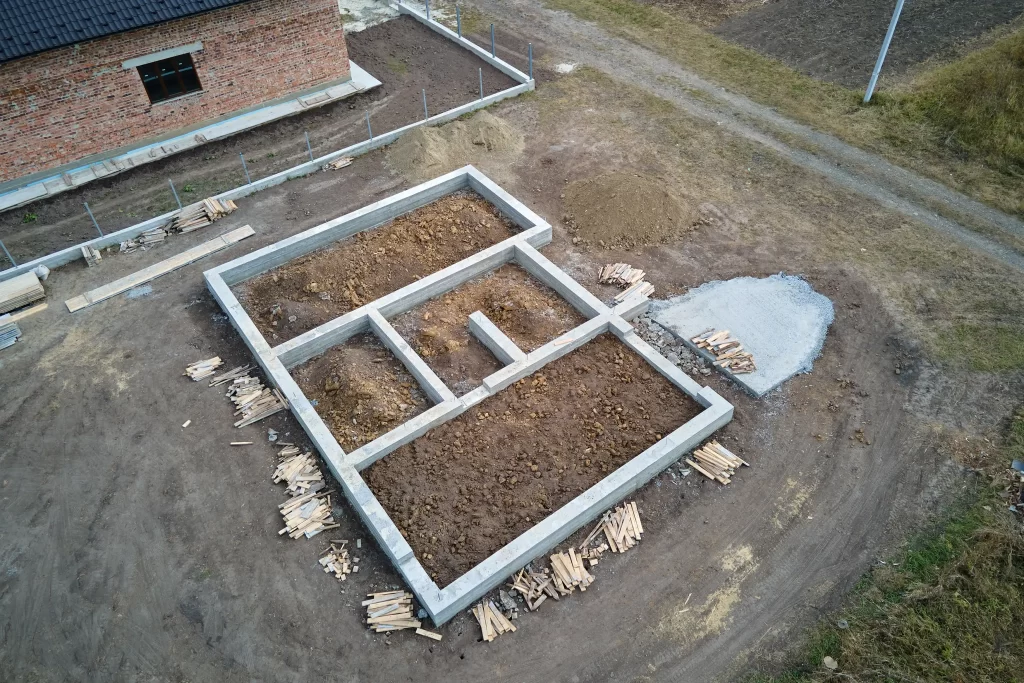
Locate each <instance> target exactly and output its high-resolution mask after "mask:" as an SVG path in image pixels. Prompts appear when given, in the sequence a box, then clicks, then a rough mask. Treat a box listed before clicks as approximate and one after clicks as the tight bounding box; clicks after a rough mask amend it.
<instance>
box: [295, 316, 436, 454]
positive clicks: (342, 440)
mask: <svg viewBox="0 0 1024 683" xmlns="http://www.w3.org/2000/svg"><path fill="white" fill-rule="evenodd" d="M292 377H294V378H295V381H296V383H297V384H298V385H299V388H300V389H302V392H303V393H304V394H305V395H306V398H308V399H310V400H311V401H316V403H314V404H313V405H314V407H315V410H316V412H317V414H318V415H319V416H320V417H321V418H322V419H323V421H324V422H325V423H326V424H327V426H328V427H329V428H330V430H331V433H332V434H334V438H336V439H337V440H338V443H339V444H341V447H342V448H343V449H345V450H346V451H353V450H355V449H357V448H359V447H360V446H363V445H365V444H367V443H369V442H371V441H373V440H374V439H376V438H377V437H378V436H381V435H382V434H386V433H387V432H389V431H391V430H392V429H394V428H395V427H397V426H398V425H400V424H402V423H403V422H405V421H406V420H408V419H410V418H412V417H415V416H416V415H419V414H420V413H422V412H423V411H424V410H426V409H427V408H429V407H430V403H429V401H428V400H427V397H426V396H425V395H424V394H423V391H422V390H421V389H420V388H419V385H418V384H417V382H416V379H415V378H414V377H413V376H412V375H411V374H409V371H408V370H406V369H405V366H404V365H402V363H401V362H400V361H399V360H398V359H397V358H395V356H394V355H393V354H392V353H391V352H390V351H389V350H388V349H386V348H385V347H384V346H383V345H382V344H381V343H380V342H379V341H378V340H377V338H376V337H374V336H373V335H372V334H364V335H360V336H357V337H353V338H352V339H350V340H349V341H347V342H345V343H344V344H341V345H339V346H334V347H332V348H330V349H329V350H328V351H327V352H326V353H324V354H323V355H322V356H318V357H316V358H314V359H312V360H310V361H308V362H306V363H304V364H303V365H300V366H299V367H297V368H295V369H294V370H292Z"/></svg>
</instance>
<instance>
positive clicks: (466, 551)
mask: <svg viewBox="0 0 1024 683" xmlns="http://www.w3.org/2000/svg"><path fill="white" fill-rule="evenodd" d="M700 410H701V409H700V406H699V405H698V404H697V403H696V402H694V401H693V400H691V399H690V398H689V397H687V396H686V395H684V394H682V393H681V392H679V391H678V390H677V389H676V388H675V387H673V386H672V385H671V384H670V383H669V381H668V380H666V379H665V378H663V377H662V376H661V375H659V374H658V373H657V372H655V371H653V370H652V369H651V368H650V366H649V365H647V363H646V361H644V360H643V358H641V357H640V356H638V355H636V354H635V353H633V352H632V351H630V350H629V349H628V348H627V347H626V346H624V345H623V344H622V343H621V342H620V341H619V340H618V339H615V338H614V337H612V336H610V335H603V336H601V337H599V338H598V339H596V340H594V341H592V342H590V343H589V344H587V345H585V346H583V347H582V348H580V349H578V350H576V351H574V352H572V353H570V354H569V355H567V356H564V357H562V358H560V359H558V360H556V361H554V362H552V363H549V364H548V365H547V366H545V367H544V368H543V369H541V370H540V371H539V372H537V373H535V374H533V375H531V376H530V377H527V378H525V379H522V380H520V381H519V382H517V383H516V384H514V385H512V386H511V387H509V388H508V389H506V390H505V391H503V392H501V393H500V394H498V395H497V396H493V397H491V398H490V399H488V400H486V401H484V402H483V403H481V404H479V405H477V406H476V407H475V408H473V409H471V410H468V411H466V412H465V413H463V414H462V415H460V416H459V417H457V418H456V419H454V420H451V421H449V422H446V423H445V424H443V425H441V426H440V427H437V428H435V429H433V430H432V431H430V432H429V433H427V434H426V435H424V436H422V437H420V438H419V439H417V440H416V441H413V442H412V443H410V444H408V445H406V446H403V447H402V448H400V449H398V450H397V451H395V452H394V453H392V454H390V455H388V456H387V457H385V458H384V459H382V460H380V461H378V462H376V463H374V464H373V465H372V466H370V468H369V469H367V470H366V471H365V472H364V473H363V475H364V477H365V478H366V481H367V483H368V484H369V485H370V488H371V489H373V492H374V494H376V496H377V499H378V500H380V502H381V505H383V506H384V509H385V510H387V511H388V514H390V515H391V518H392V519H393V520H394V521H395V523H396V524H397V525H398V527H399V529H400V530H401V531H402V534H403V535H404V536H405V537H406V539H407V540H408V541H409V544H410V545H411V546H412V548H413V551H414V552H415V553H416V556H417V558H418V559H419V560H420V562H421V563H422V564H423V566H424V567H425V568H426V569H427V571H428V572H430V575H431V577H432V578H433V579H434V580H435V581H436V582H437V584H438V585H439V586H445V585H447V584H449V583H451V582H452V581H453V580H455V579H456V578H458V577H459V576H461V575H462V574H464V573H465V572H466V571H468V570H469V569H471V568H472V567H473V566H475V565H476V564H478V563H480V562H481V561H482V560H484V559H485V558H487V557H488V556H489V555H491V554H492V553H493V552H495V551H496V550H498V549H499V548H501V547H502V546H504V545H505V544H507V543H509V542H510V541H512V540H513V539H515V537H516V536H518V535H519V534H521V533H523V532H524V531H526V530H527V529H529V528H530V527H531V526H533V525H534V524H536V523H537V522H539V521H540V520H542V519H544V518H545V517H547V516H548V515H549V514H551V513H552V512H554V511H555V510H557V509H558V508H559V507H561V506H562V505H564V504H566V503H568V502H569V501H570V500H572V499H573V498H574V497H576V496H577V495H578V494H580V493H582V492H583V491H585V490H586V489H588V488H590V487H591V486H593V485H594V484H596V483H597V482H598V481H600V480H601V479H602V478H603V477H605V476H606V475H607V474H608V473H609V472H611V471H613V470H615V469H616V468H617V467H619V466H620V465H622V464H624V463H625V462H626V461H628V460H630V459H631V458H633V457H634V456H636V455H638V454H639V453H641V452H642V451H643V450H644V449H646V448H648V447H649V446H651V445H652V444H654V443H655V442H656V441H658V440H659V439H660V438H661V437H662V436H664V435H666V434H668V433H670V432H671V431H672V430H674V429H675V428H677V427H679V426H680V425H682V424H683V423H685V422H686V421H687V420H689V419H691V418H692V417H694V416H695V415H697V414H698V413H699V412H700Z"/></svg>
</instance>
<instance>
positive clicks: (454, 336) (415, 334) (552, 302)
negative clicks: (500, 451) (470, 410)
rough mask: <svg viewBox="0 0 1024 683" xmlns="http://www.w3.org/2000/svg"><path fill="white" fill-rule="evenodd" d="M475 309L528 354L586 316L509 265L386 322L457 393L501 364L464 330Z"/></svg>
mask: <svg viewBox="0 0 1024 683" xmlns="http://www.w3.org/2000/svg"><path fill="white" fill-rule="evenodd" d="M474 311H481V312H482V313H484V315H486V316H487V317H488V318H490V320H491V322H493V323H494V324H495V325H497V326H498V328H499V329H500V330H501V331H502V332H504V333H505V334H506V335H508V337H509V338H510V339H511V340H512V341H514V342H515V343H516V345H517V346H518V347H519V348H520V349H522V350H523V351H525V352H527V353H529V352H530V351H533V350H534V349H536V348H538V347H540V346H543V345H544V344H545V343H547V342H549V341H551V340H552V339H554V338H555V337H557V336H558V335H559V334H561V333H562V332H565V331H567V330H570V329H572V328H574V327H576V326H577V325H581V324H582V323H583V322H585V321H586V318H584V317H583V316H582V315H580V313H579V312H578V311H576V309H574V308H573V307H572V306H570V305H569V304H567V303H566V302H565V300H564V299H562V298H561V297H560V296H558V294H556V293H555V291H554V290H552V289H551V288H550V287H548V286H546V285H544V284H543V283H541V282H540V281H539V280H537V279H535V278H534V277H533V276H531V275H530V274H529V273H527V272H526V271H525V270H523V269H522V268H520V267H519V266H516V265H512V264H508V265H504V266H502V267H501V268H498V269H497V270H495V271H492V272H491V273H488V274H487V275H485V276H483V277H480V278H477V279H476V280H472V281H470V282H467V283H466V284H464V285H462V286H460V287H458V288H456V289H454V290H452V291H451V292H449V293H448V294H445V295H444V296H441V297H438V298H437V299H432V300H431V301H429V302H427V303H426V304H424V305H423V306H420V307H419V308H416V309H413V310H411V311H409V312H407V313H405V314H403V315H401V316H399V317H397V318H395V319H394V320H393V321H391V322H392V324H393V325H394V326H395V329H396V330H398V332H399V334H401V335H402V336H403V337H404V338H405V339H406V341H408V342H409V343H410V344H411V345H412V347H413V348H414V349H416V352H417V353H418V354H419V355H420V356H422V357H423V359H424V360H425V361H426V362H427V365H429V366H430V367H431V369H432V370H433V371H434V372H436V373H437V375H438V377H440V378H441V379H442V380H443V381H444V383H445V384H447V385H448V387H449V388H451V390H452V391H454V392H455V393H456V394H457V395H459V396H461V395H462V394H464V393H466V392H468V391H471V390H472V389H474V388H476V387H478V386H480V382H481V381H482V380H483V378H484V377H487V376H488V375H490V374H491V373H493V372H496V371H498V370H500V369H501V367H502V365H501V363H500V362H499V361H498V359H497V358H495V357H494V355H493V354H492V353H491V352H490V351H489V350H488V349H487V347H485V346H484V345H483V344H481V343H480V342H479V341H477V339H476V337H474V336H473V335H471V334H470V333H469V315H470V314H471V313H473V312H474Z"/></svg>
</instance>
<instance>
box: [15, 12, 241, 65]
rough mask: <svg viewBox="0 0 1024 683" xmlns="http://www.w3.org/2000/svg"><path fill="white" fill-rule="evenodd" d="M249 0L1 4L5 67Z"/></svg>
mask: <svg viewBox="0 0 1024 683" xmlns="http://www.w3.org/2000/svg"><path fill="white" fill-rule="evenodd" d="M246 1H247V0H0V62H6V61H10V60H12V59H17V58H18V57H25V56H27V55H31V54H35V53H36V52H42V51H43V50H50V49H52V48H55V47H62V46H64V45H72V44H74V43H80V42H82V41H85V40H91V39H93V38H100V37H102V36H108V35H111V34H112V33H120V32H122V31H128V30H131V29H134V28H141V27H143V26H150V25H152V24H158V23H160V22H163V21H170V20H171V19H180V18H181V17H187V16H190V15H193V14H199V13H200V12H207V11H209V10H213V9H218V8H221V7H230V6H231V5H238V4H240V3H242V2H246Z"/></svg>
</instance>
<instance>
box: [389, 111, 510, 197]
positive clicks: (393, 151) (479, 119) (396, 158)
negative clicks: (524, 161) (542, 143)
mask: <svg viewBox="0 0 1024 683" xmlns="http://www.w3.org/2000/svg"><path fill="white" fill-rule="evenodd" d="M525 146H526V142H525V140H524V138H523V134H522V133H520V132H519V131H517V130H516V129H515V128H513V127H512V126H511V125H509V124H508V123H507V122H505V121H504V120H503V119H500V118H498V117H497V116H495V115H494V114H491V113H490V112H486V111H481V112H479V113H477V114H476V115H474V116H473V117H472V118H470V119H468V120H465V121H454V122H452V123H449V124H447V125H445V126H441V127H439V128H432V127H427V126H424V127H421V128H418V129H416V130H415V131H413V132H411V133H407V134H406V135H404V136H402V137H401V138H399V140H398V142H396V143H395V144H393V145H391V146H390V147H388V150H387V163H388V166H390V167H391V168H393V169H394V170H396V171H399V172H401V173H402V174H403V175H405V176H406V177H407V178H410V179H412V180H414V181H417V182H419V181H422V180H428V179H430V178H436V177H437V176H439V175H441V174H443V173H447V172H448V171H453V170H455V169H456V168H461V167H462V166H465V165H466V164H480V163H482V162H483V161H484V160H485V159H489V160H492V161H495V162H500V163H501V164H502V165H511V164H512V163H514V162H515V161H516V160H517V159H518V158H519V157H520V156H521V155H522V153H523V149H524V148H525Z"/></svg>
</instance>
